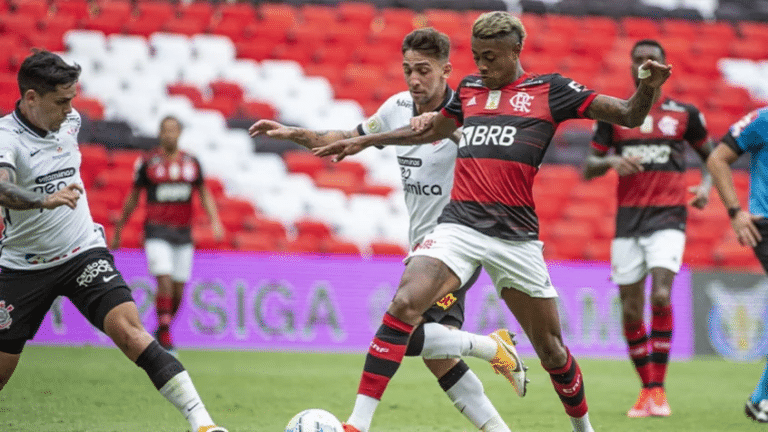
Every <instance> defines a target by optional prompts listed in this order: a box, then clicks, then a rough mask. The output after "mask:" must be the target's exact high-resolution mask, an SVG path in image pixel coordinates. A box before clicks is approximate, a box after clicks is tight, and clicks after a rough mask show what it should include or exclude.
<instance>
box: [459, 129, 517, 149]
mask: <svg viewBox="0 0 768 432" xmlns="http://www.w3.org/2000/svg"><path fill="white" fill-rule="evenodd" d="M516 133H517V128H516V127H514V126H499V125H492V126H485V125H480V126H467V127H465V128H464V130H463V131H462V134H461V141H459V147H465V146H468V145H474V146H478V145H498V146H511V145H512V144H513V143H514V142H515V134H516Z"/></svg>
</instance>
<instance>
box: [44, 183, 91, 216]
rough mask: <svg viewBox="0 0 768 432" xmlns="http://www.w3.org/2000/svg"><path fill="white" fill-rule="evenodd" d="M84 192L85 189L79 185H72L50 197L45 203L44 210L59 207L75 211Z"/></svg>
mask: <svg viewBox="0 0 768 432" xmlns="http://www.w3.org/2000/svg"><path fill="white" fill-rule="evenodd" d="M83 192H84V190H83V187H82V186H80V185H79V184H76V183H72V184H71V185H69V186H67V187H65V188H64V189H61V190H58V191H56V192H55V193H53V194H51V195H48V196H47V197H46V198H45V201H43V208H45V209H48V210H51V209H55V208H56V207H59V206H63V205H65V206H67V207H69V208H71V209H74V208H75V206H77V200H79V199H80V194H82V193H83Z"/></svg>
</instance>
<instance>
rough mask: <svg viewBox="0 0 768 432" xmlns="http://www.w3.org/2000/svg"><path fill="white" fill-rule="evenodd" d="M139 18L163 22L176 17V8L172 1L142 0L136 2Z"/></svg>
mask: <svg viewBox="0 0 768 432" xmlns="http://www.w3.org/2000/svg"><path fill="white" fill-rule="evenodd" d="M136 12H137V13H138V17H137V18H138V19H142V20H150V21H155V22H158V23H163V22H166V21H168V20H170V19H171V18H175V17H176V10H175V8H174V7H173V5H172V4H171V3H168V2H163V1H158V2H155V1H140V2H138V3H137V4H136Z"/></svg>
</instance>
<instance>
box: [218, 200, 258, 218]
mask: <svg viewBox="0 0 768 432" xmlns="http://www.w3.org/2000/svg"><path fill="white" fill-rule="evenodd" d="M216 205H217V206H218V208H219V212H230V213H234V214H238V215H240V216H242V217H246V216H250V215H254V214H256V209H255V208H254V207H253V204H252V203H251V202H250V201H247V200H244V199H241V198H229V197H226V196H223V197H220V198H219V200H218V201H217V202H216Z"/></svg>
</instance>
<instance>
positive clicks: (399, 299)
mask: <svg viewBox="0 0 768 432" xmlns="http://www.w3.org/2000/svg"><path fill="white" fill-rule="evenodd" d="M402 291H403V290H400V291H398V293H397V294H396V295H395V298H394V299H392V304H391V305H390V306H389V309H388V310H387V312H389V314H390V315H392V316H394V317H395V318H397V319H399V320H401V321H404V322H409V323H411V322H416V321H417V320H418V319H419V317H421V314H422V313H424V311H423V310H421V309H420V308H419V304H418V302H417V301H415V298H414V297H413V296H412V295H410V294H409V293H407V292H402Z"/></svg>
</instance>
